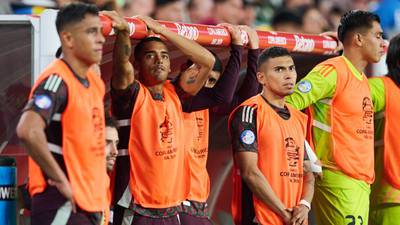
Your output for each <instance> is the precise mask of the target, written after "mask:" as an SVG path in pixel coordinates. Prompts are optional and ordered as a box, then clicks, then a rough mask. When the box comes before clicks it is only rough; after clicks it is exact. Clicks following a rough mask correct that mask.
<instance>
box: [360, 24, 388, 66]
mask: <svg viewBox="0 0 400 225" xmlns="http://www.w3.org/2000/svg"><path fill="white" fill-rule="evenodd" d="M382 34H383V31H382V27H381V25H380V24H379V23H378V22H375V21H374V22H373V24H372V28H371V29H368V30H367V32H366V33H365V34H363V35H362V36H363V39H364V41H365V42H364V43H365V45H364V46H363V53H364V56H365V57H366V59H367V61H368V62H369V63H376V62H378V61H379V60H380V59H381V57H382V56H383V54H385V50H384V47H385V43H384V41H383V38H382Z"/></svg>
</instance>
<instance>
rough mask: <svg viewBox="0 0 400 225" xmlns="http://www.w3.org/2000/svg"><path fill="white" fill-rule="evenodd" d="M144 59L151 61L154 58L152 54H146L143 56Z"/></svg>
mask: <svg viewBox="0 0 400 225" xmlns="http://www.w3.org/2000/svg"><path fill="white" fill-rule="evenodd" d="M145 58H146V59H152V58H154V54H152V53H148V54H146V55H145Z"/></svg>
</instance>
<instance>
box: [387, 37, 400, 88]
mask: <svg viewBox="0 0 400 225" xmlns="http://www.w3.org/2000/svg"><path fill="white" fill-rule="evenodd" d="M386 64H387V67H388V72H389V74H388V77H390V78H391V79H392V80H393V82H394V83H395V84H397V86H400V34H398V35H396V36H394V37H393V38H392V39H391V40H390V44H389V48H388V51H387V55H386Z"/></svg>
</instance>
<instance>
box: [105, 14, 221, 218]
mask: <svg viewBox="0 0 400 225" xmlns="http://www.w3.org/2000/svg"><path fill="white" fill-rule="evenodd" d="M107 15H108V16H110V17H113V18H118V16H117V15H116V14H113V13H110V14H107ZM139 18H140V19H142V20H143V21H144V22H145V23H146V25H147V27H148V28H149V29H150V30H151V31H152V32H154V33H155V34H159V35H162V36H164V37H165V38H166V39H167V40H168V41H169V42H171V43H172V44H174V45H175V46H176V47H177V48H178V49H179V50H181V51H182V52H183V53H184V54H185V55H187V56H188V57H189V59H190V60H191V61H193V62H194V63H196V64H197V65H199V66H200V69H199V76H198V79H202V80H203V83H204V82H205V81H206V80H207V77H208V74H209V72H210V70H211V69H212V68H213V65H214V57H213V55H212V54H211V53H210V52H209V51H207V50H206V49H205V48H203V47H201V46H200V45H198V44H197V43H196V42H194V41H191V40H188V39H186V38H184V37H181V36H179V35H178V34H176V33H173V32H171V31H169V30H168V29H167V28H165V27H163V26H161V25H160V24H159V23H158V22H156V21H154V20H153V19H151V18H148V17H139ZM119 19H120V21H119V22H118V23H114V29H116V30H117V31H118V32H117V39H116V42H115V50H114V52H115V56H114V73H113V76H112V81H111V82H112V92H111V95H112V109H113V113H114V115H115V116H117V117H119V119H120V118H122V116H124V115H125V116H126V115H129V116H130V117H129V118H130V123H129V124H130V137H129V145H128V146H129V147H128V149H129V157H130V165H131V170H130V191H131V193H132V195H133V201H134V203H133V204H132V205H131V207H130V209H131V211H133V212H134V214H135V215H134V217H133V223H134V224H146V223H150V222H151V223H154V224H179V219H178V216H177V215H178V211H179V208H180V204H181V203H182V201H184V200H185V199H186V196H187V194H188V192H189V182H190V181H189V174H188V173H189V169H188V165H187V161H186V159H185V154H186V153H185V149H184V144H183V140H184V138H185V137H184V130H183V115H182V105H181V102H180V98H179V96H178V95H177V93H176V91H175V89H176V87H175V86H174V85H173V84H171V82H169V81H167V76H168V73H169V72H170V59H169V54H168V49H167V47H166V45H165V44H164V42H163V41H162V40H161V39H160V38H158V37H154V36H152V37H147V38H145V39H143V40H142V41H141V42H139V43H138V44H137V45H136V48H135V62H134V63H135V68H136V69H137V70H138V79H135V77H134V70H133V66H132V64H131V62H130V61H129V57H130V53H131V50H130V39H129V29H128V25H127V23H126V22H125V21H124V20H123V19H122V18H119ZM179 85H180V86H181V87H182V88H184V86H185V85H186V84H185V83H183V82H180V83H179ZM121 140H122V139H121Z"/></svg>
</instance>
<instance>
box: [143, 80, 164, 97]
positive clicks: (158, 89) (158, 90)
mask: <svg viewBox="0 0 400 225" xmlns="http://www.w3.org/2000/svg"><path fill="white" fill-rule="evenodd" d="M163 87H164V83H161V84H157V85H154V86H147V88H148V89H149V91H150V92H151V94H152V95H153V96H154V95H163Z"/></svg>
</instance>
